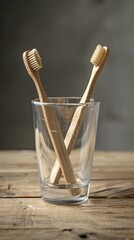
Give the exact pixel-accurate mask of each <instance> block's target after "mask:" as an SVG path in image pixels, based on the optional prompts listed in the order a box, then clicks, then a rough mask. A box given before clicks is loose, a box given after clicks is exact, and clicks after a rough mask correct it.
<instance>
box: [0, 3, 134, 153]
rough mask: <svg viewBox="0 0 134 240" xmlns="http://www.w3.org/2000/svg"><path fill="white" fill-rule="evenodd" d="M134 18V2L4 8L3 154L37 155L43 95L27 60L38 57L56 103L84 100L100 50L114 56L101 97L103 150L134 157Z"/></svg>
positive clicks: (0, 143)
mask: <svg viewBox="0 0 134 240" xmlns="http://www.w3.org/2000/svg"><path fill="white" fill-rule="evenodd" d="M133 13H134V1H133V0H118V1H117V0H105V1H104V0H103V1H102V0H37V1H36V0H29V1H28V0H23V1H17V0H16V1H15V0H12V1H11V0H5V1H1V3H0V16H1V34H0V36H1V37H0V38H1V75H0V82H1V85H0V148H1V149H33V148H34V133H33V125H32V110H31V99H34V98H36V97H37V94H36V90H35V87H34V85H33V82H32V80H31V79H30V77H29V76H28V74H27V73H26V70H25V68H24V66H23V62H22V53H23V52H24V51H25V50H27V49H32V48H37V49H38V51H39V53H40V55H41V57H42V59H43V69H42V70H41V78H42V83H43V85H44V87H45V89H46V92H47V95H48V96H81V95H82V94H83V91H84V89H85V87H86V84H87V82H88V78H89V76H90V72H91V69H92V66H91V64H90V63H89V59H90V56H91V55H92V53H93V51H94V49H95V47H96V45H97V44H98V43H100V44H102V45H107V46H109V47H110V49H111V53H110V56H109V59H108V62H107V65H106V67H105V69H104V70H103V73H102V74H101V77H100V78H99V80H98V82H97V84H96V88H95V91H94V94H93V96H94V97H95V98H96V99H98V100H100V102H101V108H100V117H99V125H98V134H97V142H96V149H101V150H134V127H133V125H134V107H133V103H134V93H133V92H134V74H133V73H134V27H133V24H134V14H133Z"/></svg>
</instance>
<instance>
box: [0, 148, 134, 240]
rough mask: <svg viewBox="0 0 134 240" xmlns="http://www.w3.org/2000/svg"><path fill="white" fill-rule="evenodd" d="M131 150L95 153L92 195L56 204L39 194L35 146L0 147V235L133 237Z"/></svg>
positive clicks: (133, 159) (133, 158)
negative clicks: (27, 148)
mask: <svg viewBox="0 0 134 240" xmlns="http://www.w3.org/2000/svg"><path fill="white" fill-rule="evenodd" d="M133 198H134V152H96V153H95V156H94V164H93V174H92V182H91V192H90V198H89V200H88V202H87V203H85V204H82V205H78V206H56V205H52V204H48V203H45V202H43V200H42V199H41V195H40V189H39V180H38V172H37V160H36V154H35V152H34V151H1V152H0V239H2V240H6V239H11V240H12V239H29V240H31V239H34V240H35V239H63V240H64V239H66V240H69V239H83V238H86V239H92V240H97V239H104V240H105V239H110V240H111V239H124V240H125V239H126V240H131V239H134V199H133Z"/></svg>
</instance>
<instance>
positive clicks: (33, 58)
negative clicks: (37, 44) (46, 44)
mask: <svg viewBox="0 0 134 240" xmlns="http://www.w3.org/2000/svg"><path fill="white" fill-rule="evenodd" d="M27 58H28V62H29V65H30V67H31V68H32V70H34V71H38V70H39V69H41V68H42V60H41V57H40V55H39V53H38V51H37V50H36V49H32V50H31V51H28V52H27Z"/></svg>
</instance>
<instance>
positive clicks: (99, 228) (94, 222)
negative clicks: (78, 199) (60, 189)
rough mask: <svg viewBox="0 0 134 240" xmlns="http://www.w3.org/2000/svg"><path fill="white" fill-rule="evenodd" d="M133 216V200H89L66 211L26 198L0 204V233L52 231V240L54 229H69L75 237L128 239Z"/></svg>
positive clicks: (62, 207) (132, 226)
mask: <svg viewBox="0 0 134 240" xmlns="http://www.w3.org/2000/svg"><path fill="white" fill-rule="evenodd" d="M133 216H134V201H133V199H122V200H121V199H91V200H89V201H88V202H87V203H86V204H83V205H81V206H70V207H68V206H55V205H50V204H47V203H45V202H43V201H42V200H41V199H30V198H28V199H26V198H25V199H1V201H0V229H1V230H2V229H3V230H4V229H5V230H6V229H14V230H15V229H18V230H19V229H38V230H39V229H44V230H45V229H49V231H50V230H52V231H51V233H52V235H51V238H50V239H55V238H54V236H55V235H53V234H55V232H56V231H54V232H53V230H54V229H62V230H64V231H65V230H66V229H72V230H75V232H76V233H77V234H78V233H79V231H80V229H82V231H83V233H84V234H89V235H90V233H94V234H93V236H95V237H96V239H99V235H98V234H99V232H101V233H103V236H104V239H105V238H106V237H107V236H109V237H111V236H112V234H113V235H114V234H115V235H116V234H117V235H119V236H120V237H126V238H127V237H128V239H131V234H132V233H133V234H134V218H133ZM1 230H0V232H1ZM24 232H25V231H24ZM38 232H39V231H38ZM68 232H69V231H68ZM3 234H4V231H3ZM14 234H15V231H14ZM25 234H26V232H25ZM57 234H58V232H57ZM124 234H125V236H124ZM129 234H130V235H129ZM129 236H130V238H129ZM10 239H11V238H10ZM48 239H49V238H48ZM106 239H109V238H108V237H107V238H106ZM120 239H121V238H120Z"/></svg>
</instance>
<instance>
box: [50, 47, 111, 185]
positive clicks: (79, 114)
mask: <svg viewBox="0 0 134 240" xmlns="http://www.w3.org/2000/svg"><path fill="white" fill-rule="evenodd" d="M108 53H109V49H108V48H107V47H102V46H101V45H98V46H97V47H96V49H95V51H94V53H93V55H92V57H91V59H90V62H91V63H92V64H93V69H92V73H91V76H90V79H89V82H88V85H87V88H86V90H85V92H84V94H83V96H82V98H81V100H80V103H86V102H89V101H90V98H91V94H92V92H93V89H94V86H95V83H96V80H97V78H98V77H99V74H100V73H101V71H102V69H103V66H104V64H105V62H106V59H107V56H108ZM84 112H85V106H79V107H77V109H76V110H75V113H74V116H73V118H72V121H71V124H70V126H69V129H68V132H67V134H66V137H65V140H64V142H65V146H66V149H67V151H68V154H70V152H71V150H72V148H73V145H74V143H75V140H76V137H77V135H78V132H79V129H80V126H81V123H82V120H83V117H84ZM60 177H61V169H60V165H59V162H58V161H57V160H56V161H55V164H54V166H53V169H52V172H51V176H50V182H51V183H55V184H56V183H58V182H59V179H60Z"/></svg>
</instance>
